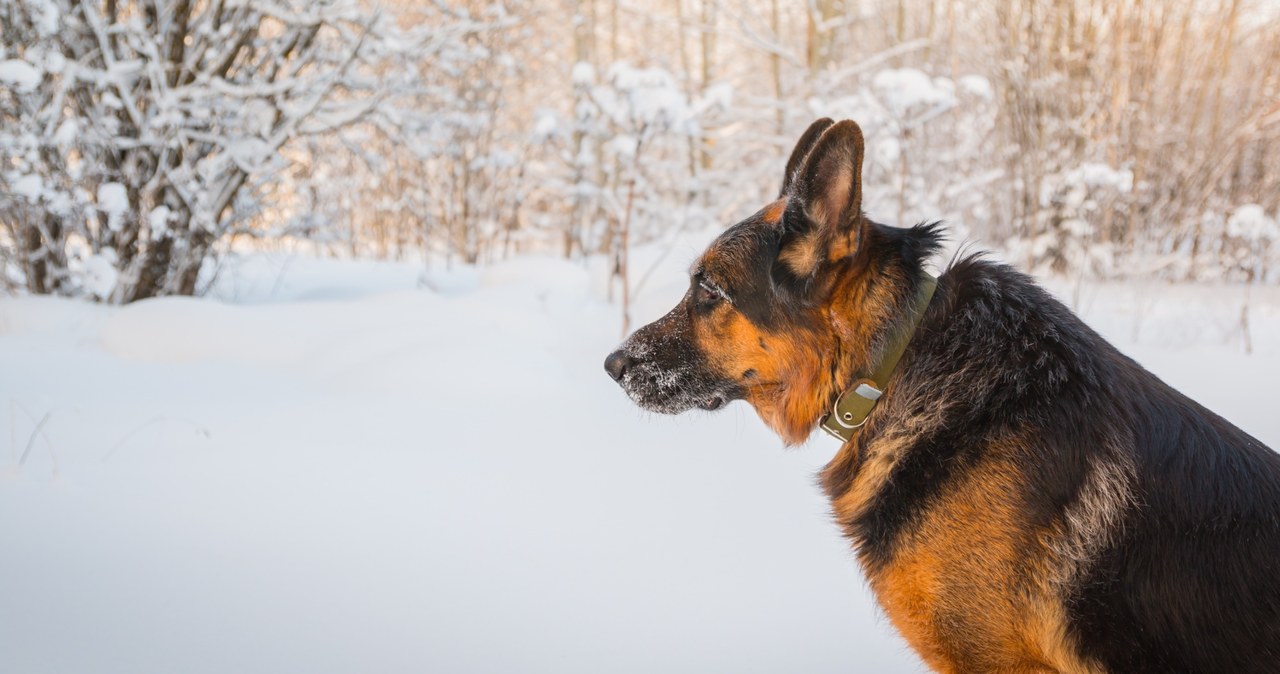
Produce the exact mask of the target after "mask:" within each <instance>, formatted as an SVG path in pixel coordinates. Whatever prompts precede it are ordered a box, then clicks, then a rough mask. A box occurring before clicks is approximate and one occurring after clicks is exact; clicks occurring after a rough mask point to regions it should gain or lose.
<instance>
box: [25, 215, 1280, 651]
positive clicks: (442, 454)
mask: <svg viewBox="0 0 1280 674" xmlns="http://www.w3.org/2000/svg"><path fill="white" fill-rule="evenodd" d="M705 238H706V237H702V238H701V239H700V238H699V237H697V236H694V237H690V241H689V242H688V243H687V244H686V243H681V244H678V246H677V248H676V250H675V251H674V252H673V253H672V254H670V255H667V256H665V257H663V256H662V253H661V251H659V250H658V249H656V248H651V249H647V250H644V251H640V252H639V253H638V254H637V258H638V261H637V262H635V263H634V264H635V268H636V269H639V270H641V271H643V270H645V269H647V268H648V267H650V266H651V265H654V264H656V271H655V272H654V273H653V275H652V276H651V277H650V280H649V281H647V282H646V284H645V287H644V289H643V290H642V291H641V293H640V296H639V299H638V301H637V307H636V310H635V316H636V318H637V321H638V322H643V321H646V320H649V319H651V318H653V317H656V316H657V315H659V314H660V313H662V312H664V311H666V309H667V307H668V306H669V305H670V304H672V303H674V301H675V300H676V298H677V297H678V296H679V295H680V294H681V293H682V292H683V290H684V287H685V284H686V281H685V280H684V277H683V272H682V268H683V266H684V265H685V264H687V263H688V262H689V260H690V259H691V257H692V255H693V254H694V252H695V251H696V249H697V248H698V247H700V246H701V245H702V243H703V242H704V241H705ZM600 278H601V277H600V274H599V270H598V269H593V268H589V267H588V268H584V267H583V266H581V264H579V263H570V262H563V261H559V260H552V259H536V258H534V259H523V260H517V261H513V262H510V263H505V264H501V265H498V266H497V267H494V268H490V269H486V270H474V269H461V270H455V271H452V272H444V271H433V272H431V273H429V274H425V275H424V274H422V273H421V272H420V270H419V269H418V268H415V267H411V266H406V265H393V264H379V263H367V262H353V261H347V262H341V261H332V260H329V261H320V260H312V259H304V258H285V257H270V256H256V257H250V258H247V259H245V260H244V261H243V262H241V263H239V264H233V265H231V266H230V267H229V268H227V269H225V270H224V271H223V273H222V275H221V277H220V279H219V281H218V284H217V286H216V288H215V291H214V293H213V296H212V297H210V298H206V299H202V300H197V299H163V300H153V301H146V302H141V303H138V304H135V305H132V306H128V307H125V308H107V307H102V306H97V305H92V304H87V303H80V302H71V301H65V300H53V299H42V298H21V299H2V300H0V431H2V432H0V540H2V541H3V549H2V550H0V671H3V672H14V673H17V674H25V673H30V674H44V673H94V674H98V673H114V672H121V673H126V672H127V673H129V674H141V673H151V672H155V673H172V672H183V673H198V672H209V673H218V674H224V673H227V672H237V673H246V672H307V673H309V674H310V673H323V672H441V673H452V672H485V673H489V672H557V673H558V672H699V673H704V672H846V673H847V672H913V671H920V669H921V667H920V665H919V664H918V662H917V660H916V659H915V658H914V656H912V655H911V654H910V653H909V652H908V651H907V649H906V646H905V645H904V644H903V642H902V641H901V640H900V639H899V638H898V637H896V636H895V635H894V634H893V633H892V630H891V629H890V628H889V626H888V625H887V624H886V622H885V621H884V620H883V618H881V617H879V616H878V614H877V611H876V609H875V608H874V604H873V601H872V599H871V597H870V595H869V593H868V592H867V590H866V589H865V587H864V585H863V582H862V580H861V578H860V576H859V574H858V571H857V569H856V567H855V565H854V563H853V560H852V555H851V553H850V552H849V550H848V548H847V546H846V544H845V543H844V542H843V541H842V540H841V539H840V537H839V535H838V533H837V531H836V529H835V527H834V525H832V524H831V522H830V519H829V517H828V515H827V507H826V504H825V502H824V500H823V498H822V497H821V495H820V493H819V491H818V489H817V487H816V486H815V484H814V473H815V471H816V469H817V468H818V467H819V466H820V465H822V464H823V463H824V462H825V461H826V460H827V459H828V458H829V457H830V455H831V454H832V452H833V451H834V450H835V445H834V441H831V440H829V439H828V438H826V437H825V436H822V435H821V434H817V435H815V436H814V438H813V439H812V440H811V441H810V443H809V444H808V445H807V446H805V447H803V448H801V449H799V450H784V449H782V447H781V443H780V442H779V441H778V440H777V439H776V438H774V437H773V436H772V435H771V434H770V433H769V432H768V431H767V430H765V429H764V428H763V426H762V425H761V424H760V422H759V421H758V420H757V419H756V418H755V417H754V414H753V413H752V412H751V411H750V410H749V409H748V408H747V407H745V405H743V404H742V403H735V404H734V405H732V406H731V407H730V408H729V409H728V410H726V411H724V412H721V413H719V414H714V415H713V414H706V413H693V414H690V415H686V416H682V417H675V418H668V417H660V416H654V415H649V414H645V413H643V412H640V411H639V410H637V409H636V408H635V407H634V406H633V405H632V404H631V403H630V402H629V401H628V400H627V399H626V397H625V396H624V395H623V394H622V393H621V392H620V391H619V390H617V388H616V386H615V385H614V384H613V382H611V381H610V380H609V379H608V378H607V377H606V376H605V375H604V373H603V371H602V369H601V361H602V360H603V358H604V356H605V355H606V354H607V353H608V351H609V350H610V349H611V348H612V347H613V346H614V345H615V343H616V342H617V341H618V338H619V333H618V329H619V319H618V312H617V308H616V307H615V306H613V305H610V304H608V303H607V302H606V301H605V300H604V296H603V284H602V283H601V280H600ZM1054 288H1055V290H1057V291H1058V292H1059V293H1060V295H1061V296H1062V297H1064V298H1065V299H1066V300H1067V301H1068V302H1069V303H1072V304H1074V305H1075V306H1076V307H1077V308H1078V309H1079V311H1080V312H1081V313H1082V314H1083V315H1084V316H1085V317H1086V318H1087V319H1088V320H1089V321H1090V322H1091V323H1092V324H1094V325H1095V326H1096V327H1098V328H1099V329H1100V330H1101V331H1102V332H1103V333H1104V334H1106V335H1107V336H1108V337H1109V338H1111V339H1113V341H1115V342H1116V343H1117V344H1118V345H1120V346H1121V348H1122V349H1124V350H1125V351H1127V352H1129V353H1131V354H1133V355H1134V356H1136V357H1137V358H1138V359H1139V360H1140V361H1141V362H1143V363H1144V364H1146V365H1147V366H1148V367H1150V368H1151V369H1153V370H1154V371H1155V372H1157V373H1158V374H1159V375H1161V376H1162V377H1164V378H1166V379H1167V380H1168V381H1170V382H1171V383H1173V384H1174V385H1175V386H1177V387H1179V388H1180V389H1182V390H1184V391H1186V392H1189V393H1191V394H1192V395H1193V396H1194V397H1196V398H1198V399H1199V400H1201V401H1202V402H1204V403H1205V404H1207V405H1208V406H1209V407H1211V408H1213V409H1215V410H1217V411H1218V412H1220V413H1222V414H1223V415H1225V416H1226V417H1227V418H1228V419H1231V420H1232V421H1234V422H1236V423H1237V424H1239V425H1241V426H1242V427H1243V428H1244V429H1245V430H1247V431H1249V432H1250V433H1253V434H1254V435H1256V436H1257V437H1259V438H1260V439H1262V440H1263V441H1264V442H1266V443H1268V444H1269V445H1271V446H1272V447H1280V418H1278V417H1277V416H1276V414H1275V412H1274V394H1273V393H1272V392H1273V390H1274V380H1275V377H1276V375H1277V374H1280V339H1277V336H1280V294H1277V293H1276V292H1275V291H1274V290H1268V291H1260V290H1256V289H1255V291H1254V292H1253V296H1252V309H1251V313H1250V323H1251V329H1252V337H1253V345H1254V353H1253V354H1252V355H1248V356H1247V355H1245V354H1244V350H1243V346H1242V344H1243V342H1242V339H1241V335H1240V332H1239V330H1238V324H1239V318H1240V308H1241V304H1242V302H1243V301H1244V292H1243V290H1242V289H1240V288H1235V287H1171V286H1165V285H1157V284H1152V285H1150V286H1092V285H1087V284H1086V285H1083V286H1079V287H1077V286H1073V285H1070V284H1065V283H1060V284H1057V285H1055V286H1054Z"/></svg>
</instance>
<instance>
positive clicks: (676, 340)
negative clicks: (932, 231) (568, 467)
mask: <svg viewBox="0 0 1280 674" xmlns="http://www.w3.org/2000/svg"><path fill="white" fill-rule="evenodd" d="M862 157H863V139H862V131H861V129H859V128H858V125H857V124H855V123H854V122H852V121H843V122H839V123H834V122H832V121H831V120H830V119H822V120H819V121H817V122H815V123H814V124H813V125H812V126H810V127H809V129H808V130H807V131H806V132H805V133H804V135H803V136H802V137H801V138H800V142H799V143H798V144H797V145H796V148H795V150H794V151H793V152H792V154H791V158H790V160H789V161H788V162H787V168H786V173H785V175H784V178H783V183H782V190H781V193H780V196H779V198H778V200H777V201H775V202H773V203H771V204H769V205H767V206H765V207H764V208H763V209H762V210H760V211H759V212H758V213H756V214H755V215H752V216H751V217H749V218H747V219H746V220H743V221H742V222H739V223H738V224H736V225H734V226H732V227H730V228H729V229H728V230H726V231H725V232H724V233H723V234H721V235H720V237H719V238H717V239H716V240H715V241H714V242H713V243H712V244H711V246H710V247H709V248H708V249H707V250H706V252H704V253H703V254H702V255H701V256H700V257H699V258H698V260H697V261H696V262H695V263H694V265H693V268H692V269H691V271H690V278H689V290H688V292H686V293H685V296H684V298H683V299H682V300H681V301H680V303H679V304H677V305H676V307H675V308H674V309H672V310H671V311H670V312H669V313H667V315H666V316H663V317H662V318H660V319H658V320H657V321H655V322H653V323H650V324H649V325H646V326H644V327H643V328H640V329H639V330H637V331H636V332H635V333H634V334H633V335H631V337H629V338H628V339H627V340H626V341H625V342H624V343H623V344H622V346H621V347H619V349H618V350H617V351H615V352H613V353H612V354H610V355H609V357H608V358H607V359H606V360H605V369H606V370H607V371H608V373H609V375H610V376H611V377H613V378H614V379H615V380H617V382H618V383H619V384H621V385H622V388H623V390H625V391H626V392H627V395H629V396H630V397H631V399H632V400H634V401H635V402H636V403H637V404H638V405H640V406H641V407H643V408H645V409H648V410H651V411H654V412H663V413H667V414H678V413H680V412H684V411H686V410H689V409H692V408H694V407H698V408H702V409H705V410H716V409H719V408H721V407H723V406H724V405H725V404H727V403H728V402H729V401H731V400H736V399H744V400H746V401H747V402H749V403H750V404H751V405H752V407H754V408H755V409H756V411H757V412H758V413H759V414H760V416H761V418H762V419H764V421H765V423H767V424H769V425H770V426H771V427H772V428H773V429H774V430H775V431H776V432H777V433H778V434H779V435H781V436H782V438H783V439H784V440H786V441H787V442H790V443H795V442H802V441H803V440H804V439H805V438H806V437H808V435H809V433H810V431H812V429H813V428H814V426H815V425H816V424H817V422H818V419H819V417H820V416H821V415H822V413H823V412H824V411H825V410H826V409H828V407H829V405H830V403H831V402H832V401H833V400H834V398H835V397H836V396H838V395H839V393H840V390H841V387H843V386H844V385H845V384H847V381H848V380H847V377H848V376H850V373H851V371H852V370H854V369H855V368H857V367H860V366H861V365H862V364H864V363H865V362H866V358H867V353H866V352H867V350H868V348H871V347H872V346H873V345H874V343H875V342H876V340H877V338H878V334H879V332H878V331H879V328H880V327H881V326H882V325H883V324H884V323H885V322H886V321H888V320H890V319H891V318H892V314H893V307H894V305H895V304H896V303H897V300H898V298H899V297H900V296H901V294H902V293H901V292H899V291H898V289H897V288H895V286H897V285H900V283H881V282H880V281H881V280H884V281H899V282H903V281H904V280H905V279H906V278H907V277H908V272H907V270H906V269H903V268H899V267H901V266H902V265H894V264H888V263H887V262H886V261H888V260H893V259H895V256H894V255H892V254H889V255H885V254H879V253H878V252H877V249H879V250H880V251H881V252H884V251H885V250H886V249H892V248H894V247H895V246H894V242H893V241H890V240H887V239H886V235H884V234H877V232H879V230H880V229H881V228H879V226H873V225H872V224H871V223H870V222H869V221H867V220H866V219H865V218H864V217H863V216H862V210H861V206H862V181H861V170H862ZM882 229H884V230H888V229H890V228H882ZM895 231H899V232H902V231H906V230H895ZM887 236H888V238H889V239H892V238H893V237H894V235H892V234H889V235H887ZM873 239H874V241H873ZM930 241H934V239H930ZM885 244H889V245H888V246H886V245H885ZM934 245H936V241H935V242H934V243H929V244H926V245H925V246H924V247H925V248H927V249H928V250H926V251H922V254H927V253H928V252H931V250H932V246H934ZM898 247H900V246H898ZM871 277H875V279H876V282H874V283H873V282H870V281H869V279H871Z"/></svg>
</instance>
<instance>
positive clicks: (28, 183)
mask: <svg viewBox="0 0 1280 674" xmlns="http://www.w3.org/2000/svg"><path fill="white" fill-rule="evenodd" d="M13 193H14V194H16V195H18V196H20V197H23V198H25V199H26V200H27V201H30V202H31V203H33V204H34V203H35V202H37V201H39V200H40V197H41V196H42V195H44V180H42V179H41V178H40V176H38V175H25V176H22V177H20V178H18V179H17V180H15V181H13Z"/></svg>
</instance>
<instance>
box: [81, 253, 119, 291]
mask: <svg viewBox="0 0 1280 674" xmlns="http://www.w3.org/2000/svg"><path fill="white" fill-rule="evenodd" d="M79 271H80V279H81V282H82V283H83V284H84V287H85V289H86V290H88V291H89V292H90V293H92V294H93V296H94V297H97V298H98V299H106V298H108V297H110V296H111V291H112V290H115V287H116V282H117V281H119V280H120V272H118V271H116V266H115V262H114V260H113V258H112V256H108V255H94V256H91V257H90V258H89V259H87V260H85V261H84V265H83V267H82V268H81V269H80V270H79Z"/></svg>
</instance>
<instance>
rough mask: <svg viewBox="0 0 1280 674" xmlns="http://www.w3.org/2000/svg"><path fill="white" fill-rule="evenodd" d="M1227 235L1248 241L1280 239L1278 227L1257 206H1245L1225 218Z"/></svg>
mask: <svg viewBox="0 0 1280 674" xmlns="http://www.w3.org/2000/svg"><path fill="white" fill-rule="evenodd" d="M1227 234H1228V235H1230V236H1234V237H1239V238H1242V239H1245V240H1248V241H1263V240H1270V241H1275V240H1277V239H1280V225H1277V223H1276V221H1275V220H1273V219H1271V218H1269V217H1267V212H1266V210H1265V209H1263V208H1262V206H1259V205H1258V204H1245V205H1244V206H1241V207H1239V208H1237V209H1236V210H1234V211H1232V212H1231V217H1229V218H1227Z"/></svg>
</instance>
